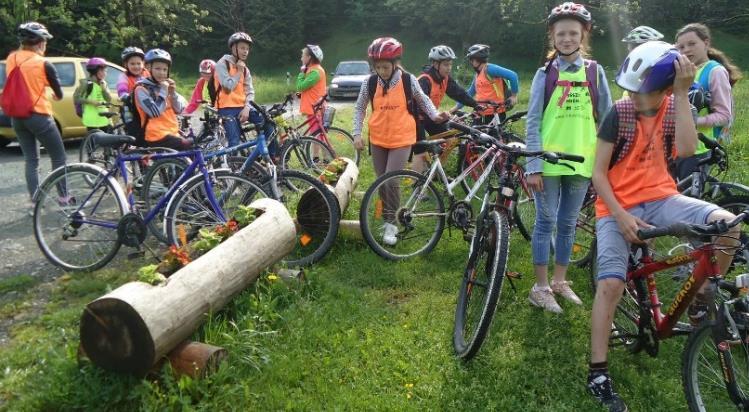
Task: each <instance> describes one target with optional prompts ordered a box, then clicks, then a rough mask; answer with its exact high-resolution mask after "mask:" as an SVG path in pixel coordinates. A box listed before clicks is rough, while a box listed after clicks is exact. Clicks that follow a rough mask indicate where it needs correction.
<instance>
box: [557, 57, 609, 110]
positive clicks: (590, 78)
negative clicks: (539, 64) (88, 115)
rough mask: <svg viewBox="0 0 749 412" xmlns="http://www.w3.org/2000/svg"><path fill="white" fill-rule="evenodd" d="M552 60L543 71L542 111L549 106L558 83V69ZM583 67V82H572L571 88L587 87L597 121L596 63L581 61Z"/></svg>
mask: <svg viewBox="0 0 749 412" xmlns="http://www.w3.org/2000/svg"><path fill="white" fill-rule="evenodd" d="M553 63H554V60H551V61H550V62H549V63H548V64H547V65H546V68H545V69H544V72H546V85H545V87H544V110H546V107H547V106H549V100H551V95H552V94H554V89H555V88H556V87H557V82H558V81H559V68H558V67H557V66H555V65H554V64H553ZM583 63H584V65H585V81H584V82H582V84H576V83H578V82H572V86H573V87H574V86H587V87H588V92H589V93H590V101H591V103H592V104H593V118H594V119H596V121H597V120H598V116H599V113H598V63H597V62H596V61H595V60H588V59H583Z"/></svg>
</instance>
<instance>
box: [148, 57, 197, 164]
mask: <svg viewBox="0 0 749 412" xmlns="http://www.w3.org/2000/svg"><path fill="white" fill-rule="evenodd" d="M145 63H146V68H147V69H148V72H149V73H150V77H148V78H146V79H143V80H141V81H139V82H138V83H137V84H136V85H135V89H134V91H133V94H134V96H135V107H136V108H137V109H138V113H139V114H140V121H141V127H142V128H143V129H144V133H145V140H146V144H147V145H148V146H150V147H168V148H172V149H176V150H187V149H189V148H190V147H192V142H190V141H189V140H188V139H184V138H182V137H180V135H179V122H178V120H177V115H178V114H180V113H182V109H184V107H185V104H184V98H183V97H182V96H180V95H179V94H177V88H176V85H175V83H174V80H172V79H170V78H169V69H170V68H171V65H172V56H171V55H170V54H169V53H167V52H166V51H164V50H161V49H152V50H149V51H148V53H146V55H145Z"/></svg>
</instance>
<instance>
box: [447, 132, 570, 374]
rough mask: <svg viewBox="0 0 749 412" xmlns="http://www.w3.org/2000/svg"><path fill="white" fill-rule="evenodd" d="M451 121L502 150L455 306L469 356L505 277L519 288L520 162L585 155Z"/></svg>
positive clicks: (460, 348)
mask: <svg viewBox="0 0 749 412" xmlns="http://www.w3.org/2000/svg"><path fill="white" fill-rule="evenodd" d="M450 126H451V127H456V128H458V129H460V130H462V131H464V132H465V133H467V134H469V135H473V136H474V139H475V141H476V142H477V143H479V144H481V145H483V146H485V147H487V150H486V152H485V153H491V152H493V151H499V152H501V157H500V159H499V163H498V165H497V166H496V167H494V165H492V167H489V168H487V170H490V171H491V170H494V171H495V172H496V173H497V174H498V177H499V179H498V184H497V185H494V184H491V183H490V184H489V186H488V189H487V190H486V192H485V193H484V195H483V199H482V201H481V208H480V211H479V213H478V217H477V218H476V225H475V231H474V233H473V236H472V237H471V239H470V240H471V244H470V247H469V253H468V261H467V264H466V268H465V270H464V272H463V277H462V280H461V284H460V290H459V292H458V302H457V306H456V309H455V324H454V329H453V347H454V349H455V353H456V355H457V356H458V357H459V358H462V359H463V360H469V359H472V358H473V357H474V356H475V355H476V354H477V353H478V351H479V349H480V347H481V345H482V343H483V342H484V339H485V338H486V335H487V333H488V331H489V327H490V326H491V322H492V318H493V317H494V313H495V312H496V310H497V306H498V305H499V299H500V296H501V290H502V285H503V284H504V279H505V278H507V279H508V281H509V282H510V286H511V287H512V289H513V290H515V285H514V284H513V278H519V276H517V275H514V274H510V273H509V272H507V258H508V254H509V247H510V233H511V232H510V230H511V228H512V227H513V226H514V225H515V221H514V217H513V214H514V213H513V211H514V209H515V207H516V203H517V201H518V197H519V193H518V191H519V189H520V182H519V180H518V177H517V170H518V169H517V167H516V166H517V162H518V161H519V160H520V159H521V158H538V159H541V160H543V161H546V162H550V163H554V164H566V163H560V161H561V160H567V161H573V162H583V161H584V158H583V157H582V156H577V155H571V154H565V153H556V152H547V151H527V150H524V148H522V147H521V146H519V145H517V144H509V145H506V144H503V143H501V142H500V141H498V140H497V139H495V138H494V137H492V136H489V135H488V134H486V133H482V132H481V131H480V130H477V129H475V128H470V127H468V126H464V125H460V124H451V125H450ZM568 166H569V165H568ZM570 167H571V166H570Z"/></svg>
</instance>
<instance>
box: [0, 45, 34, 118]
mask: <svg viewBox="0 0 749 412" xmlns="http://www.w3.org/2000/svg"><path fill="white" fill-rule="evenodd" d="M29 60H31V59H29ZM27 61H28V60H27ZM24 63H26V61H25V62H23V63H21V64H19V65H17V66H16V67H14V68H13V70H11V72H10V74H8V79H7V80H6V81H5V88H4V89H3V94H2V97H0V107H2V109H3V112H5V115H6V116H9V117H15V118H17V119H27V118H29V117H31V114H32V113H33V111H34V106H35V105H36V103H35V102H32V101H31V94H29V88H28V86H27V85H26V81H25V80H24V78H23V73H21V66H22V65H23V64H24ZM41 97H42V96H41V95H39V98H41ZM37 101H39V99H37Z"/></svg>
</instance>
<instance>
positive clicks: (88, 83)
mask: <svg viewBox="0 0 749 412" xmlns="http://www.w3.org/2000/svg"><path fill="white" fill-rule="evenodd" d="M86 71H87V72H88V74H89V76H88V78H87V79H83V80H81V82H80V84H79V85H78V88H76V90H75V94H74V95H73V99H74V101H75V103H76V105H81V107H83V112H82V116H81V121H82V122H83V125H84V126H86V129H88V130H89V131H90V130H94V129H99V130H103V131H105V132H107V133H111V132H112V123H111V121H110V120H109V119H108V118H107V117H104V116H102V115H100V114H99V112H106V111H107V106H106V105H105V104H106V103H109V102H111V101H112V97H111V96H110V95H109V88H108V87H107V82H106V81H105V80H104V79H105V77H106V76H107V61H106V60H104V59H102V58H101V57H92V58H90V59H88V61H87V62H86Z"/></svg>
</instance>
